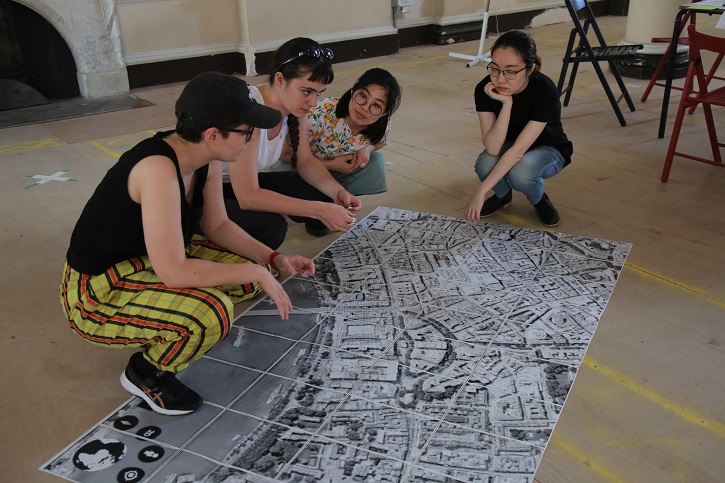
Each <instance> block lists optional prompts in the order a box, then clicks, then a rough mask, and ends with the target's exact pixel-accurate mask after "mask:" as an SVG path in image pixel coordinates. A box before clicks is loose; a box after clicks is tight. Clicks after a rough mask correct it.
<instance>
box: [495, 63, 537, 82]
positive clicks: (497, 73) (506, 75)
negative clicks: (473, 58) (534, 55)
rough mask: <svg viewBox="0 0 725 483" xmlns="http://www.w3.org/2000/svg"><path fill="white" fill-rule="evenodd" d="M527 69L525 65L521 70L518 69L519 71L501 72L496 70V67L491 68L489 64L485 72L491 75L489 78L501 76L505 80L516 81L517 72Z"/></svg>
mask: <svg viewBox="0 0 725 483" xmlns="http://www.w3.org/2000/svg"><path fill="white" fill-rule="evenodd" d="M528 68H529V66H528V65H527V66H525V67H524V68H523V69H519V70H501V69H497V68H496V67H491V64H488V65H487V66H486V70H487V71H488V73H489V74H490V75H491V77H498V76H500V75H501V74H503V76H504V78H505V79H506V80H514V79H516V76H517V75H518V74H519V72H523V71H525V70H526V69H528Z"/></svg>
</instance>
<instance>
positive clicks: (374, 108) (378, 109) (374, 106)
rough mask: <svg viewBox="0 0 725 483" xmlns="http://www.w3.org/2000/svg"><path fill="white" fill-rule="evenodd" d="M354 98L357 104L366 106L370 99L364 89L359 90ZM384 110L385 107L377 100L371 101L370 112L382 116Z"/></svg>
mask: <svg viewBox="0 0 725 483" xmlns="http://www.w3.org/2000/svg"><path fill="white" fill-rule="evenodd" d="M353 99H355V104H357V105H358V106H364V105H365V104H367V103H368V102H369V101H370V99H369V98H368V95H367V94H365V92H363V91H357V92H356V93H355V95H354V96H353ZM384 110H385V108H384V107H383V106H381V105H380V104H378V103H377V102H370V105H369V106H368V112H370V114H372V115H373V116H375V117H378V116H380V115H381V114H382V113H383V111H384Z"/></svg>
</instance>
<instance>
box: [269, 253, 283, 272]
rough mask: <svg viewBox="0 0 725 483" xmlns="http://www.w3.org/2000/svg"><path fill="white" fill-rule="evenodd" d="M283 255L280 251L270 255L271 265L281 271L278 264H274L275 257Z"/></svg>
mask: <svg viewBox="0 0 725 483" xmlns="http://www.w3.org/2000/svg"><path fill="white" fill-rule="evenodd" d="M279 255H281V253H279V252H272V254H271V255H270V256H269V265H270V266H271V267H272V268H273V269H275V270H277V271H278V272H279V268H277V265H275V264H274V259H275V258H277V256H279Z"/></svg>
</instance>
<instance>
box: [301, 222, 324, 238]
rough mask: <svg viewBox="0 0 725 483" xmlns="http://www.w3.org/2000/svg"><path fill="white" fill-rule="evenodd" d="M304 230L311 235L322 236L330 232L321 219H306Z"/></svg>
mask: <svg viewBox="0 0 725 483" xmlns="http://www.w3.org/2000/svg"><path fill="white" fill-rule="evenodd" d="M305 230H306V231H307V233H309V234H310V235H312V236H315V237H318V238H320V237H323V236H327V235H329V234H330V229H329V228H327V227H326V226H325V225H324V223H322V222H321V221H318V220H315V221H308V222H307V223H305Z"/></svg>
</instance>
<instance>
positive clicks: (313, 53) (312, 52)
mask: <svg viewBox="0 0 725 483" xmlns="http://www.w3.org/2000/svg"><path fill="white" fill-rule="evenodd" d="M305 55H306V56H308V57H315V58H316V59H319V58H320V57H324V58H326V59H327V60H330V59H332V58H334V57H335V53H334V52H333V51H332V49H328V48H327V47H324V48H323V47H308V48H307V49H305V50H303V51H302V52H298V53H297V54H296V55H293V56H292V57H290V58H289V59H287V60H285V61H284V62H282V63H281V64H279V66H280V67H282V66H283V65H285V64H286V63H288V62H292V61H293V60H297V59H299V58H300V57H302V56H305Z"/></svg>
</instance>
